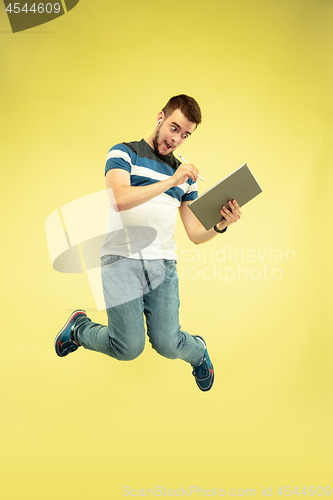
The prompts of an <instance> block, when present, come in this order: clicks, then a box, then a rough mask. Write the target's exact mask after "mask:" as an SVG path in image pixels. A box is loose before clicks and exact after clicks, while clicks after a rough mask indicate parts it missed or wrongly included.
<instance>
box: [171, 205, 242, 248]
mask: <svg viewBox="0 0 333 500" xmlns="http://www.w3.org/2000/svg"><path fill="white" fill-rule="evenodd" d="M189 203H190V202H189V201H184V202H183V203H182V204H181V206H180V207H179V213H180V217H181V219H182V222H183V224H184V227H185V231H186V233H187V236H188V237H189V239H190V240H191V241H192V242H193V243H195V244H196V245H198V244H199V243H205V242H206V241H209V240H211V239H212V238H214V237H215V236H217V234H218V233H217V232H216V231H215V230H214V228H212V229H209V230H208V231H207V229H205V228H204V226H203V225H202V224H201V222H199V221H198V219H197V218H196V216H195V215H194V214H193V212H191V210H190V209H189V208H188V204H189ZM220 214H221V217H224V219H223V220H222V221H221V222H219V223H218V224H216V226H217V228H218V229H219V230H220V231H222V229H224V228H226V227H228V226H230V224H233V223H234V222H237V221H238V220H239V219H240V216H241V215H242V212H241V210H240V207H239V205H238V203H237V202H236V200H233V201H229V209H228V208H227V207H226V206H223V207H222V208H221V210H220Z"/></svg>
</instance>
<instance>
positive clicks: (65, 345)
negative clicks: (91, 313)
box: [54, 309, 87, 358]
mask: <svg viewBox="0 0 333 500" xmlns="http://www.w3.org/2000/svg"><path fill="white" fill-rule="evenodd" d="M82 316H85V317H87V314H86V312H85V311H83V310H81V309H78V310H77V311H74V312H73V313H72V314H71V315H70V317H69V318H68V320H67V323H66V324H65V326H64V327H63V329H62V330H61V331H60V332H59V333H58V335H57V336H56V338H55V341H54V348H55V351H56V353H57V354H58V356H60V357H61V358H63V357H64V356H67V354H70V353H71V352H74V351H76V349H78V348H79V347H80V344H78V343H77V342H75V340H74V338H73V326H74V325H75V322H76V320H77V319H78V318H81V317H82Z"/></svg>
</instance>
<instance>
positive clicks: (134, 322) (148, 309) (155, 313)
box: [74, 255, 204, 366]
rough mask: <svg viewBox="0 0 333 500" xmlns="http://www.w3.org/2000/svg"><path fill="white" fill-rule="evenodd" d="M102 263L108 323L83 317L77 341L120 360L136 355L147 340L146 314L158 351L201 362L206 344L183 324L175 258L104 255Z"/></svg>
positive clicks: (173, 357) (78, 328)
mask: <svg viewBox="0 0 333 500" xmlns="http://www.w3.org/2000/svg"><path fill="white" fill-rule="evenodd" d="M101 266H102V282H103V291H104V298H105V303H106V307H107V315H108V326H103V325H99V324H97V323H93V322H92V321H91V320H90V319H89V318H85V317H82V318H79V319H78V321H77V322H76V324H75V328H74V338H75V340H76V341H77V342H78V343H79V344H81V345H82V346H83V347H85V348H86V349H90V350H93V351H97V352H101V353H104V354H107V355H108V356H111V357H112V358H116V359H118V360H132V359H135V358H136V357H137V356H139V355H140V354H141V353H142V351H143V349H144V345H145V337H146V336H145V324H144V316H145V318H146V324H147V335H148V338H149V341H150V343H151V345H152V347H153V348H154V349H155V350H156V351H157V352H158V353H159V354H161V355H162V356H164V357H166V358H170V359H183V360H184V361H187V362H188V363H191V364H192V365H193V366H198V365H199V364H200V363H201V361H202V358H203V355H204V347H203V344H202V342H201V341H200V340H199V339H197V338H196V337H193V336H192V335H190V334H188V333H187V332H185V331H183V330H181V329H180V324H179V304H180V302H179V290H178V275H177V268H176V261H174V260H165V259H163V260H136V259H129V258H127V257H120V256H118V255H106V256H104V257H103V258H102V264H101Z"/></svg>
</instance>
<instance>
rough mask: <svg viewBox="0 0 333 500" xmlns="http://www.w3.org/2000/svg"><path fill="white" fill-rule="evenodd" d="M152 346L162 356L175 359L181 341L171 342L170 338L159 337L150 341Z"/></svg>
mask: <svg viewBox="0 0 333 500" xmlns="http://www.w3.org/2000/svg"><path fill="white" fill-rule="evenodd" d="M151 345H152V348H153V349H155V351H156V352H158V354H160V355H161V356H163V357H164V358H169V359H177V358H178V357H179V347H180V345H181V342H178V343H175V342H172V339H167V338H163V339H159V340H156V339H155V340H154V341H153V342H152V341H151Z"/></svg>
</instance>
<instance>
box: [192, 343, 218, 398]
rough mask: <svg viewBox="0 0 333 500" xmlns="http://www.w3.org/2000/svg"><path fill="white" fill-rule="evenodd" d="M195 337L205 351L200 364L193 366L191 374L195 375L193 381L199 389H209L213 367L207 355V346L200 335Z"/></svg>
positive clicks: (212, 379)
mask: <svg viewBox="0 0 333 500" xmlns="http://www.w3.org/2000/svg"><path fill="white" fill-rule="evenodd" d="M196 338H197V339H200V340H201V342H202V343H203V345H204V346H205V353H204V357H203V360H202V362H201V364H200V365H199V366H193V372H192V374H193V375H194V377H195V381H196V383H197V386H198V387H199V389H201V390H202V391H209V390H210V389H211V388H212V385H213V382H214V368H213V364H212V362H211V360H210V357H209V356H208V351H207V346H206V343H205V341H204V339H203V338H202V337H200V335H196Z"/></svg>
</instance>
